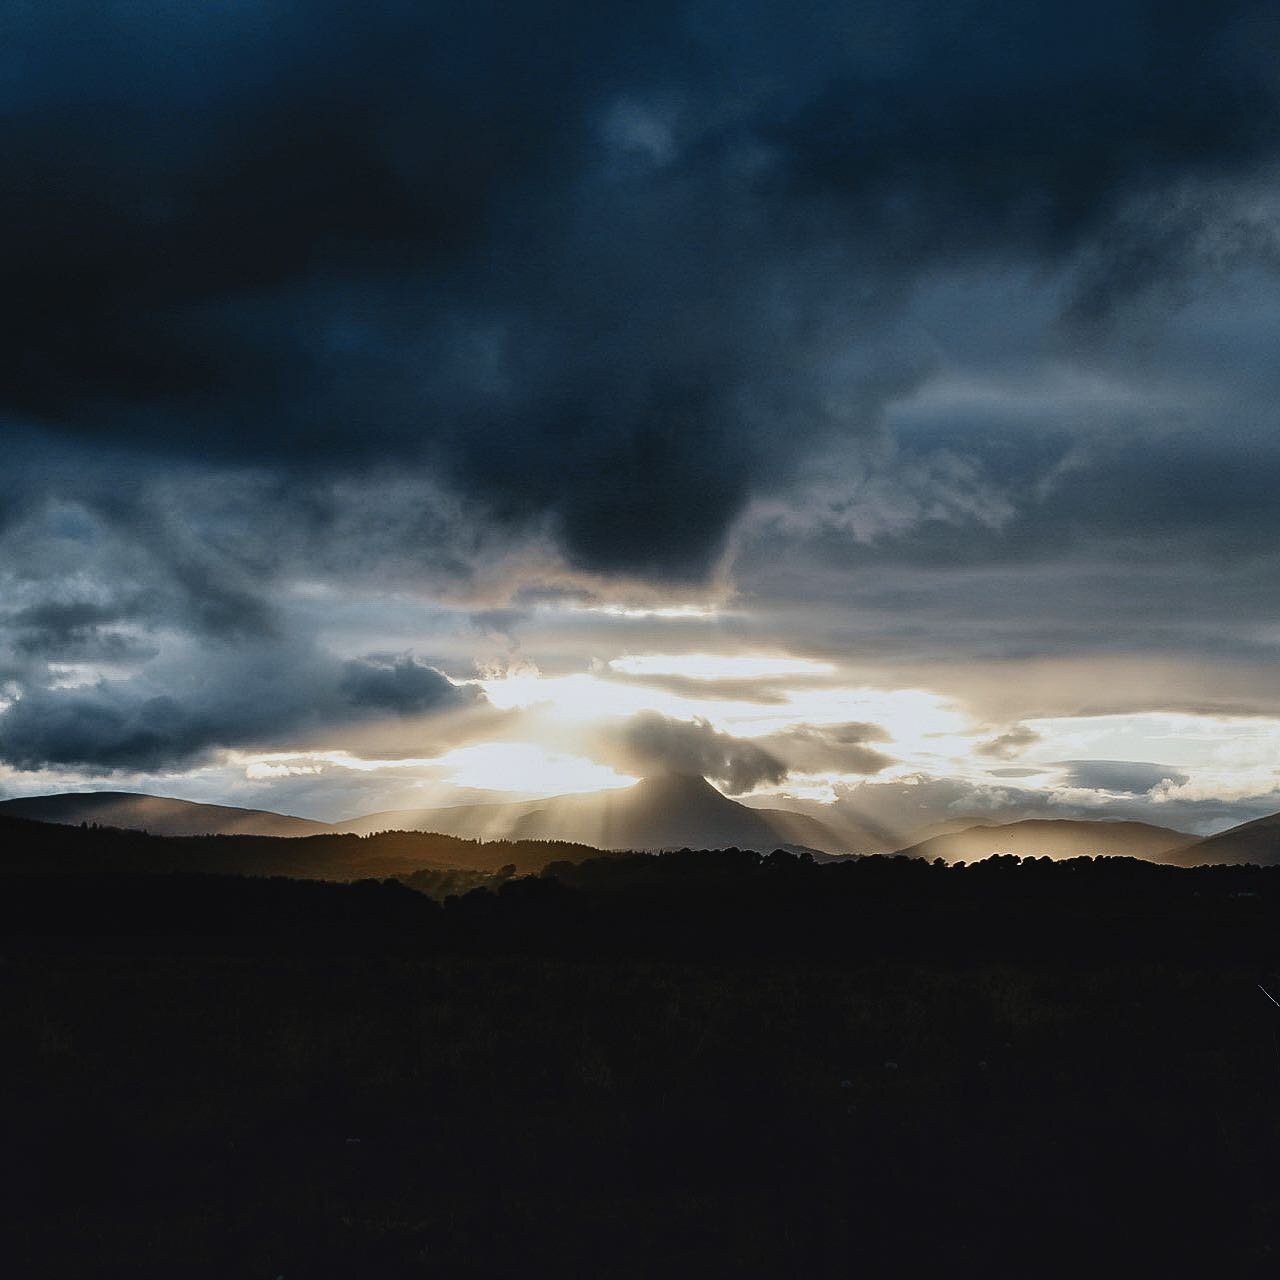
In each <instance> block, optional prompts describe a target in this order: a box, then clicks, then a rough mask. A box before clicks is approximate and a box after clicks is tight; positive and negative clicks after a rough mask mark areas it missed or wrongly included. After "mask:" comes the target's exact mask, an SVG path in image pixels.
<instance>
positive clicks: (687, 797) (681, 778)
mask: <svg viewBox="0 0 1280 1280" xmlns="http://www.w3.org/2000/svg"><path fill="white" fill-rule="evenodd" d="M631 791H632V794H634V795H636V796H637V797H643V799H644V800H646V801H647V802H649V803H652V804H664V803H671V802H675V801H678V802H680V803H682V804H688V803H689V802H690V801H693V800H701V801H706V800H728V797H727V796H725V795H724V794H723V793H722V792H720V791H717V790H716V788H715V787H713V786H712V785H711V783H709V782H708V781H707V780H706V778H704V777H703V776H702V775H701V774H698V773H653V774H649V775H647V776H646V777H643V778H641V779H640V781H639V782H637V783H636V784H635V786H634V787H632V788H631ZM729 803H733V802H732V801H729Z"/></svg>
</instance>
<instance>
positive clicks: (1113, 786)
mask: <svg viewBox="0 0 1280 1280" xmlns="http://www.w3.org/2000/svg"><path fill="white" fill-rule="evenodd" d="M1061 767H1062V769H1063V770H1064V778H1063V780H1064V781H1065V782H1066V784H1067V785H1068V786H1072V787H1083V788H1085V789H1087V790H1090V791H1119V792H1123V793H1124V794H1126V795H1135V796H1139V795H1145V794H1146V793H1147V792H1149V791H1151V790H1152V789H1153V788H1155V787H1159V786H1160V785H1161V784H1162V783H1172V784H1174V785H1175V786H1181V785H1182V784H1183V783H1185V782H1189V781H1190V780H1191V775H1190V774H1188V773H1184V772H1183V771H1182V770H1181V769H1178V768H1175V767H1174V766H1172V765H1167V764H1149V763H1147V762H1146V761H1142V760H1064V761H1063V762H1062V765H1061Z"/></svg>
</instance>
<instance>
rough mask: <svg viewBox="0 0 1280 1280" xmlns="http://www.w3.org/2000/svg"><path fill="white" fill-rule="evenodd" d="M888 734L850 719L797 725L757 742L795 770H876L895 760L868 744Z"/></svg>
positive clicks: (825, 771)
mask: <svg viewBox="0 0 1280 1280" xmlns="http://www.w3.org/2000/svg"><path fill="white" fill-rule="evenodd" d="M888 736H889V735H888V734H887V733H886V732H885V731H884V729H882V728H881V727H880V726H879V725H875V724H864V723H862V722H857V721H851V722H849V723H846V724H835V725H811V724H799V725H793V726H792V727H791V728H788V729H784V730H782V731H780V732H778V733H771V734H767V735H766V736H764V737H763V738H761V739H760V744H761V745H762V746H763V747H764V748H765V749H766V750H768V751H769V752H771V753H772V754H774V755H776V756H777V757H778V758H779V759H780V760H784V761H785V762H786V765H787V769H788V771H790V772H795V773H842V774H868V773H879V772H880V770H881V769H885V768H888V766H889V765H891V764H893V763H894V760H893V757H892V756H887V755H885V754H884V752H882V751H877V750H875V748H874V747H871V746H868V745H867V744H868V743H871V742H886V741H888Z"/></svg>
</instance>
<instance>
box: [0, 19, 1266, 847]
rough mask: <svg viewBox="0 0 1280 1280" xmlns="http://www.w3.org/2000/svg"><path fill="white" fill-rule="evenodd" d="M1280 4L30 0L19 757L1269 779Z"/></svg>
mask: <svg viewBox="0 0 1280 1280" xmlns="http://www.w3.org/2000/svg"><path fill="white" fill-rule="evenodd" d="M1278 55H1280V15H1278V11H1277V9H1276V7H1275V5H1274V4H1269V3H1258V4H1244V3H1233V2H1231V0H1211V2H1210V0H1205V2H1198V0H1187V2H1185V3H1177V4H1171V3H1169V2H1168V0H1164V2H1163V3H1156V0H1148V2H1146V3H1139V2H1137V0H1108V2H1107V3H1106V4H1101V3H1093V2H1092V0H1070V3H1066V2H1063V3H1059V2H1058V0H1044V2H1042V3H1036V4H1028V3H1026V2H1025V0H986V2H984V3H965V2H964V0H947V3H910V2H904V0H885V2H883V3H880V2H873V3H838V4H837V3H806V2H804V0H799V2H795V3H788V4H786V5H782V4H756V3H752V2H751V0H734V2H733V3H696V2H689V3H664V2H663V0H654V2H653V3H648V4H642V5H617V6H610V5H607V4H602V3H600V2H599V0H591V2H590V3H581V4H579V3H568V2H562V3H556V2H554V0H540V2H539V3H536V4H532V3H531V4H523V3H518V2H513V0H504V2H503V3H500V4H499V3H484V2H483V0H471V2H470V3H468V4H465V5H463V4H416V3H408V2H406V0H360V2H359V3H357V2H356V0H305V2H304V0H296V2H287V0H252V3H250V2H247V0H244V2H241V0H213V2H210V3H205V4H198V5H197V4H192V3H190V0H128V2H127V3H126V2H125V0H83V2H82V3H71V2H67V0H39V2H36V3H29V4H10V5H7V6H6V7H5V15H4V19H3V36H2V39H0V112H2V114H3V129H2V130H0V189H2V192H3V195H2V199H0V210H2V213H0V216H2V218H3V223H2V227H0V267H2V270H3V279H4V281H5V298H4V303H3V307H2V308H0V316H2V317H3V318H2V319H0V327H2V330H3V332H2V333H0V338H2V341H0V433H2V438H3V456H2V458H0V794H5V795H21V794H37V793H42V792H48V791H56V790H66V789H82V788H98V787H110V788H113V789H124V790H147V791H154V792H160V793H164V794H169V795H178V796H185V797H189V798H193V799H208V800H218V801H223V802H229V803H237V804H253V805H261V806H264V807H272V808H280V809H283V810H286V811H290V812H296V813H302V814H306V815H309V816H316V817H321V818H337V817H342V816H348V815H353V814H356V813H360V812H367V811H369V810H374V809H380V808H387V807H392V806H404V805H414V804H427V803H447V802H457V801H459V800H466V799H468V798H470V797H474V796H476V795H478V794H480V793H484V792H499V793H503V794H510V795H512V796H515V795H520V796H529V795H538V794H550V793H555V792H563V791H573V790H580V789H589V788H595V787H602V786H612V785H623V784H625V783H626V782H627V781H628V780H630V779H632V778H635V777H639V776H642V775H643V774H646V773H650V772H653V771H655V770H659V769H663V768H674V769H680V770H683V771H689V772H701V773H705V774H707V775H708V776H709V777H711V778H712V780H713V781H715V782H716V784H717V785H718V786H720V787H721V788H722V789H723V790H725V791H726V792H728V793H730V794H734V795H738V796H742V797H749V798H752V799H753V800H754V799H757V798H758V797H762V796H766V795H767V796H782V795H785V796H791V797H793V798H794V799H795V801H796V803H801V802H803V803H808V804H810V805H811V806H814V807H815V812H822V811H823V810H822V808H821V806H826V805H834V806H836V810H829V812H832V813H834V812H836V811H840V812H845V813H849V814H865V815H868V816H870V817H873V818H874V819H875V820H876V821H878V822H882V823H885V824H888V825H889V826H892V827H894V828H895V829H901V830H909V829H911V828H912V827H913V826H916V825H920V824H922V823H926V822H931V821H934V820H937V819H940V818H946V817H950V816H953V815H961V814H963V815H968V814H978V815H984V816H999V817H1005V818H1012V817H1019V816H1024V815H1030V814H1035V815H1050V816H1052V815H1055V814H1060V815H1076V814H1083V815H1088V816H1124V817H1143V818H1146V819H1148V820H1151V821H1155V822H1160V823H1164V824H1167V825H1173V826H1179V827H1184V828H1188V829H1195V830H1201V831H1204V830H1213V829H1217V828H1220V827H1223V826H1226V825H1229V824H1231V823H1233V822H1236V821H1241V820H1243V819H1246V818H1250V817H1254V816H1258V815H1260V814H1263V813H1268V812H1272V811H1275V810H1277V809H1280V792H1278V790H1277V787H1278V785H1280V777H1278V774H1277V763H1278V762H1280V662H1277V657H1278V656H1280V654H1278V653H1277V649H1278V648H1280V503H1277V501H1276V492H1277V480H1278V479H1280V431H1277V427H1278V426H1280V360H1277V358H1276V356H1277V345H1278V341H1280V292H1278V291H1277V283H1278V281H1277V267H1278V266H1280V127H1278V126H1280V110H1278V108H1280V76H1278V74H1277V70H1276V68H1277V66H1278V65H1280V60H1278Z"/></svg>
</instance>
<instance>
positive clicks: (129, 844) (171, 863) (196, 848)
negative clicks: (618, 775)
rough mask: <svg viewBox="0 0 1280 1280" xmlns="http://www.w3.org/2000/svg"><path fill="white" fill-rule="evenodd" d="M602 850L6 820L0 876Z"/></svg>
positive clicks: (481, 860)
mask: <svg viewBox="0 0 1280 1280" xmlns="http://www.w3.org/2000/svg"><path fill="white" fill-rule="evenodd" d="M600 856H601V854H600V851H599V850H598V849H592V848H589V847H588V846H586V845H580V844H570V843H567V842H565V841H530V840H525V841H505V840H504V841H492V842H488V843H482V842H478V841H475V840H461V839H458V838H457V837H455V836H445V835H436V834H432V833H428V832H422V831H389V832H385V833H383V834H380V835H374V836H355V835H336V834H326V835H317V836H302V837H298V838H293V839H281V838H279V837H276V836H256V835H213V836H208V835H201V836H154V835H149V834H142V833H139V832H138V831H136V830H132V831H131V830H124V829H120V828H115V827H99V828H97V829H94V828H90V829H88V830H82V829H81V828H80V827H79V826H78V825H77V826H68V825H65V824H60V823H46V822H36V821H33V820H31V819H27V818H15V817H9V816H7V815H4V814H0V873H10V874H13V873H21V874H32V873H43V872H57V873H63V872H86V871H90V872H103V871H109V872H127V873H153V872H197V873H200V874H208V875H239V876H290V877H294V878H297V879H310V880H367V879H378V880H381V879H390V878H399V879H405V880H407V881H409V882H412V877H413V876H414V874H415V873H417V872H421V871H430V870H467V871H478V872H486V873H490V874H492V873H494V872H497V871H500V870H502V869H504V868H508V867H514V868H515V870H516V871H517V872H518V873H519V874H522V875H529V874H534V873H536V872H538V871H541V870H542V868H543V867H545V866H546V865H547V864H548V863H551V862H581V861H583V860H584V859H587V858H598V857H600Z"/></svg>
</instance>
